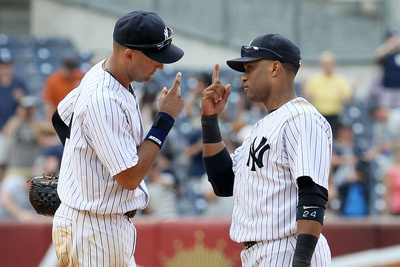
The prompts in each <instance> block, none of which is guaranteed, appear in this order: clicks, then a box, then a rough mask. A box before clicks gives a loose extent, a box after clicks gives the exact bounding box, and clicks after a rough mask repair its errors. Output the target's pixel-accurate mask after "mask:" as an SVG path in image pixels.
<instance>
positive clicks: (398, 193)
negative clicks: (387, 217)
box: [384, 146, 400, 215]
mask: <svg viewBox="0 0 400 267" xmlns="http://www.w3.org/2000/svg"><path fill="white" fill-rule="evenodd" d="M384 184H385V186H386V193H385V195H384V200H385V202H386V209H385V213H386V214H392V215H400V146H397V150H396V153H395V156H394V161H393V162H392V163H391V164H390V166H389V167H388V169H387V171H386V173H385V179H384Z"/></svg>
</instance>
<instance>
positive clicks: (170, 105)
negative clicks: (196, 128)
mask: <svg viewBox="0 0 400 267" xmlns="http://www.w3.org/2000/svg"><path fill="white" fill-rule="evenodd" d="M181 80H182V73H180V72H178V73H177V74H176V77H175V81H174V84H173V85H172V87H171V89H169V90H168V89H167V87H164V88H163V90H162V91H161V93H160V97H159V99H158V103H159V106H160V110H159V111H161V112H165V113H167V114H169V115H171V117H173V118H174V119H176V118H178V116H179V114H180V113H181V111H182V109H183V106H184V103H183V99H182V95H181V88H180V84H181Z"/></svg>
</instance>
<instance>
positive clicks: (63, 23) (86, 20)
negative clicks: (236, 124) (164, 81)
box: [31, 0, 240, 69]
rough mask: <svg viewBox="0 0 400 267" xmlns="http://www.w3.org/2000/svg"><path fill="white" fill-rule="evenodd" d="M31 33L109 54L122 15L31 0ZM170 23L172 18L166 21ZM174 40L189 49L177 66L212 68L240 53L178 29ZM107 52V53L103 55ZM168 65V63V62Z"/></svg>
mask: <svg viewBox="0 0 400 267" xmlns="http://www.w3.org/2000/svg"><path fill="white" fill-rule="evenodd" d="M31 12H32V13H31V34H32V35H33V36H39V35H43V34H44V35H51V36H59V37H68V38H71V39H72V40H73V42H74V44H75V45H76V46H77V47H78V48H82V49H91V50H93V51H95V52H97V53H99V54H100V57H106V56H107V55H108V54H109V53H110V51H111V47H112V33H113V28H114V24H115V22H116V20H117V19H118V17H113V16H110V15H105V14H102V13H97V12H95V11H92V10H88V9H85V8H83V7H79V8H76V7H74V6H70V5H65V4H60V3H57V2H54V1H48V0H32V1H31ZM165 23H166V24H167V25H168V22H167V21H165ZM173 42H174V44H176V45H178V46H179V47H181V48H182V49H183V50H184V51H185V55H184V57H183V58H182V59H181V60H180V61H179V62H177V63H175V64H174V66H175V67H190V68H194V69H212V68H213V66H214V64H215V63H220V64H221V66H225V61H226V60H227V59H230V58H234V57H238V56H240V48H239V47H238V48H237V49H236V50H235V49H230V48H221V47H220V46H216V45H213V44H209V43H205V42H200V41H199V40H193V39H190V38H187V37H185V36H182V35H179V34H177V33H176V32H175V33H174V38H173ZM103 55H104V56H103ZM166 67H167V66H166Z"/></svg>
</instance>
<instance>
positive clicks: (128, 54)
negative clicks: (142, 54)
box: [123, 48, 138, 63]
mask: <svg viewBox="0 0 400 267" xmlns="http://www.w3.org/2000/svg"><path fill="white" fill-rule="evenodd" d="M136 52H138V51H137V50H133V49H129V48H126V49H125V50H124V52H123V53H124V59H125V61H126V62H128V63H130V62H132V61H133V60H134V58H135V53H136Z"/></svg>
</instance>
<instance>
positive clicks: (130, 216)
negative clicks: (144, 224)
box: [124, 210, 136, 218]
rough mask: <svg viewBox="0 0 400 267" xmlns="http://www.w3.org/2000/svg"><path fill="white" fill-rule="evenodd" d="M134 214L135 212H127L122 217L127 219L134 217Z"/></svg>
mask: <svg viewBox="0 0 400 267" xmlns="http://www.w3.org/2000/svg"><path fill="white" fill-rule="evenodd" d="M135 214H136V210H131V211H127V212H125V213H124V215H125V216H128V218H133V217H135Z"/></svg>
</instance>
